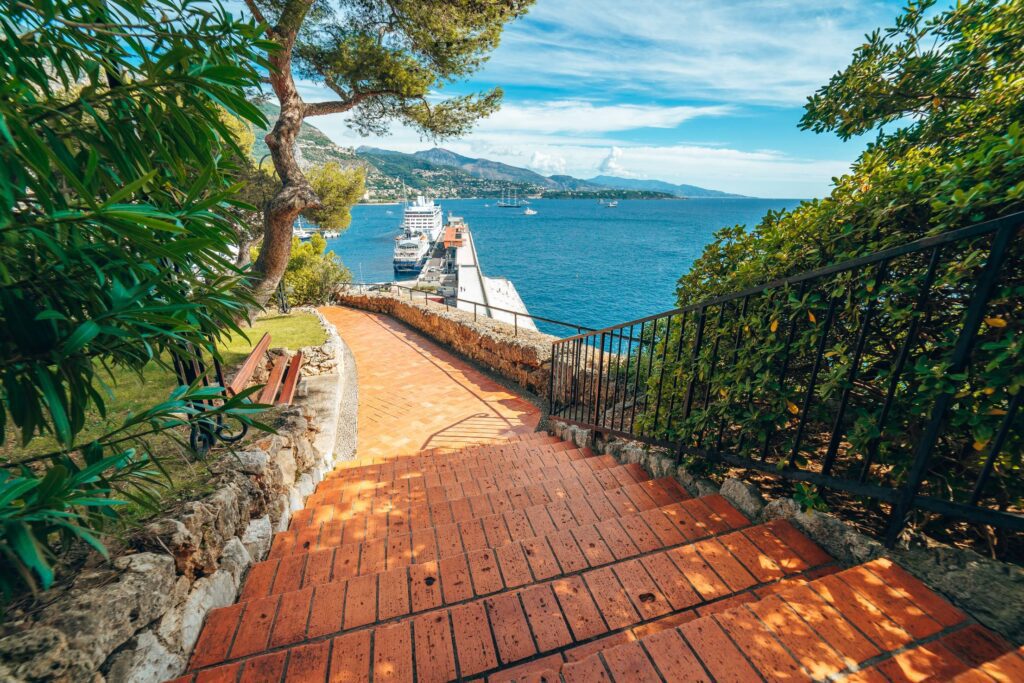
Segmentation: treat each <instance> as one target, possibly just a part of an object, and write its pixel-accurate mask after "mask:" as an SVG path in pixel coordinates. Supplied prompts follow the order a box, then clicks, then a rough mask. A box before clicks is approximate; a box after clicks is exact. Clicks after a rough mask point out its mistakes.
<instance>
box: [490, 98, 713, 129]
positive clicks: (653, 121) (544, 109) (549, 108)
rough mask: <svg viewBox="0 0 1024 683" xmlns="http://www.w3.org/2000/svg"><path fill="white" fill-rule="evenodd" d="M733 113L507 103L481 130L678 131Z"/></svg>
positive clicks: (569, 102) (709, 109)
mask: <svg viewBox="0 0 1024 683" xmlns="http://www.w3.org/2000/svg"><path fill="white" fill-rule="evenodd" d="M731 111H732V108H731V107H728V106H724V105H718V106H706V107H693V106H677V107H672V106H655V105H637V104H600V103H594V102H588V101H585V100H556V101H552V102H523V103H508V104H505V105H504V106H503V107H502V108H501V109H500V110H499V111H498V112H497V113H496V114H494V115H493V116H491V117H490V118H489V119H486V120H485V121H482V122H481V123H480V126H479V130H484V131H487V130H495V131H528V132H531V133H570V134H580V133H582V134H593V133H609V132H617V131H623V130H634V129H637V128H675V127H676V126H678V125H680V124H682V123H684V122H686V121H689V120H691V119H694V118H697V117H698V116H725V115H727V114H729V113H730V112H731Z"/></svg>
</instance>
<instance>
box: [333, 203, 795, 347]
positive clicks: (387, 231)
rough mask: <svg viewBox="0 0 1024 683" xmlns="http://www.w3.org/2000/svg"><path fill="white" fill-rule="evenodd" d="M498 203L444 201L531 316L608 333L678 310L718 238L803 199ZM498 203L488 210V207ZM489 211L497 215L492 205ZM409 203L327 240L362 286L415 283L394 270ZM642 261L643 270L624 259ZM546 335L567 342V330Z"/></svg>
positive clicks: (356, 214) (369, 207)
mask: <svg viewBox="0 0 1024 683" xmlns="http://www.w3.org/2000/svg"><path fill="white" fill-rule="evenodd" d="M496 199H497V198H491V197H488V198H479V199H437V200H435V201H437V202H438V203H439V204H440V205H441V207H442V209H443V210H444V212H445V218H446V219H447V217H448V215H449V213H454V214H455V215H457V216H461V217H463V218H464V219H465V220H466V222H467V223H468V224H469V226H470V229H471V230H472V231H473V235H474V237H475V240H476V246H477V251H478V253H479V257H480V263H481V266H482V269H483V272H484V273H485V274H486V275H488V276H491V277H497V276H501V277H506V278H508V279H510V280H511V281H512V282H513V284H514V285H515V287H516V289H517V290H518V292H519V295H520V297H521V298H522V300H523V303H524V304H525V305H526V308H527V309H528V311H529V312H530V313H531V314H532V315H536V316H541V317H545V318H552V319H555V320H561V321H564V322H567V323H571V324H573V325H582V326H585V327H591V328H601V327H606V326H609V325H614V324H617V323H621V322H624V321H627V320H633V319H636V318H640V317H644V316H647V315H652V314H655V313H659V312H661V311H665V310H670V309H672V308H674V307H675V305H676V301H675V286H676V282H677V281H678V279H679V277H680V276H681V275H683V274H684V273H685V272H687V271H688V270H689V268H690V266H691V265H692V263H693V262H694V261H695V260H696V259H697V258H698V257H699V256H700V254H701V253H702V252H703V250H704V247H705V246H706V245H707V244H709V243H710V242H711V241H713V239H714V233H715V232H716V231H718V230H719V229H721V228H723V227H727V226H732V225H736V224H738V223H740V224H745V225H746V226H747V227H748V228H752V227H754V226H756V225H757V223H759V222H760V219H761V217H763V216H764V214H765V213H766V212H767V211H769V210H779V209H786V208H793V207H795V206H796V205H798V204H799V203H800V202H801V201H803V200H800V199H786V198H783V199H759V198H752V197H751V198H748V197H742V198H741V197H713V198H692V199H686V200H684V201H667V200H664V201H662V200H651V199H625V200H619V204H618V206H617V207H615V208H607V207H606V206H604V205H602V204H600V203H598V201H597V200H585V199H576V198H574V199H533V200H530V207H531V208H533V209H535V210H536V211H537V214H536V215H532V216H526V215H524V214H523V212H522V211H521V210H517V209H510V208H499V207H496V206H494V205H493V202H494V201H495V200H496ZM489 204H490V205H489ZM488 205H489V206H488ZM396 206H398V207H400V206H401V204H400V203H399V204H358V205H356V206H355V207H353V210H352V224H351V226H350V227H349V228H348V230H346V231H345V232H344V233H342V235H341V236H340V237H338V238H335V239H330V240H328V241H327V248H328V249H330V250H333V251H334V252H335V253H336V254H337V255H338V256H339V258H341V260H342V262H343V263H344V264H345V266H346V267H348V269H349V270H350V271H351V272H352V277H353V279H354V280H355V281H356V282H386V281H395V280H398V281H403V280H410V281H411V279H412V278H413V277H414V276H412V275H408V274H406V275H403V276H402V277H396V275H395V273H394V272H393V270H392V267H391V254H392V243H393V238H394V236H395V235H397V234H398V232H399V225H400V223H401V220H402V215H401V211H400V210H399V209H396V208H388V207H396ZM630 253H635V254H641V253H642V254H644V255H645V258H644V261H643V263H637V262H635V261H629V260H624V259H623V256H624V255H625V254H630ZM539 327H540V328H541V329H542V330H543V331H545V332H549V333H551V334H556V335H559V336H565V335H567V334H569V333H570V330H568V329H567V328H560V327H558V326H553V325H549V324H540V325H539Z"/></svg>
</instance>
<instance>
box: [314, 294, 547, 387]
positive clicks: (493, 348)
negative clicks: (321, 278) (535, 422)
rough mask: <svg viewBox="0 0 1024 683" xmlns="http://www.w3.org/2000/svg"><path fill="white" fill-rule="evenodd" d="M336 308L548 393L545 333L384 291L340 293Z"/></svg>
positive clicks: (336, 298)
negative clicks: (395, 325)
mask: <svg viewBox="0 0 1024 683" xmlns="http://www.w3.org/2000/svg"><path fill="white" fill-rule="evenodd" d="M334 300H335V302H336V303H339V304H342V305H344V306H351V307H353V308H359V309H362V310H365V311H372V312H375V313H385V314H387V315H389V316H391V317H392V318H395V319H397V320H400V321H402V322H404V323H405V324H406V325H408V326H410V327H412V328H413V329H415V330H417V331H419V332H422V333H423V334H425V335H426V336H428V337H430V338H431V339H434V340H436V341H438V342H440V343H441V344H443V345H444V346H445V347H447V348H449V349H451V350H454V351H456V352H457V353H459V354H461V355H462V356H464V357H466V358H469V359H470V360H473V361H475V362H477V363H479V364H481V365H483V366H484V367H487V368H489V369H490V370H492V371H493V372H494V373H496V374H497V375H499V376H501V377H503V378H505V379H507V380H510V381H512V382H515V383H516V384H518V385H519V386H520V387H523V388H524V389H526V390H527V391H530V392H532V393H534V394H536V395H538V396H545V395H547V392H548V379H549V377H550V375H551V343H552V342H553V341H555V340H556V337H553V336H551V335H549V334H544V333H543V332H537V331H535V330H530V329H525V328H519V330H518V333H517V332H516V330H515V328H514V326H512V325H510V324H508V323H505V322H500V321H498V320H493V319H491V318H487V317H485V316H482V315H481V316H477V318H476V320H474V316H473V314H472V313H471V312H466V311H460V310H458V309H455V308H447V307H445V306H444V305H443V304H437V303H434V304H427V305H424V304H423V303H422V302H410V301H406V300H404V299H401V298H400V297H398V296H396V295H393V294H390V293H386V292H365V293H360V292H354V291H349V290H345V289H339V290H338V291H337V292H336V293H335V296H334Z"/></svg>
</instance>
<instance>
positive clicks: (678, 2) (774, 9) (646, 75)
mask: <svg viewBox="0 0 1024 683" xmlns="http://www.w3.org/2000/svg"><path fill="white" fill-rule="evenodd" d="M899 6H900V3H899V2H891V1H887V2H883V1H881V0H849V1H846V0H839V1H836V0H791V1H789V2H786V1H784V0H717V1H714V0H710V1H706V0H639V1H638V0H634V1H632V2H630V1H628V0H627V1H623V0H538V2H537V3H536V5H535V6H534V7H533V9H532V10H531V11H530V13H529V15H528V16H527V17H526V18H525V19H523V20H520V21H518V22H516V23H515V24H513V25H511V26H510V27H509V28H508V29H507V30H506V32H505V35H504V37H503V40H502V44H501V47H499V48H498V50H497V51H495V52H494V54H493V56H492V57H491V59H490V61H489V62H488V63H487V65H486V66H485V68H484V69H483V70H481V71H480V72H479V73H478V74H477V75H476V76H475V77H474V78H473V79H472V80H471V81H469V82H466V83H462V84H457V85H453V86H451V87H449V88H447V89H446V90H445V91H444V92H442V93H440V94H441V95H444V94H448V93H452V94H455V93H462V92H467V91H472V90H474V89H484V88H488V87H492V86H495V85H498V86H501V87H502V88H504V90H505V104H504V106H503V108H502V110H501V111H500V112H499V113H497V114H496V115H495V116H493V117H492V118H491V119H489V120H486V121H483V122H481V123H480V124H479V125H478V126H477V128H476V129H475V130H474V132H473V133H472V134H470V135H468V136H466V137H464V138H462V139H458V140H448V141H445V142H444V143H442V144H443V146H445V147H447V148H449V149H452V150H455V151H457V152H459V153H462V154H466V155H468V156H474V157H486V158H489V159H495V160H498V161H504V162H507V163H511V164H515V165H519V166H527V167H529V168H532V169H534V170H537V171H539V172H541V173H544V174H547V175H550V174H552V173H568V174H571V175H574V176H577V177H582V178H589V177H592V176H594V175H598V174H600V173H606V174H609V175H621V176H628V177H637V178H658V179H662V180H668V181H672V182H679V183H689V184H694V185H700V186H703V187H709V188H714V189H720V190H726V191H730V192H738V193H742V194H749V195H754V196H763V197H814V196H822V195H824V194H827V192H828V190H829V185H830V181H831V178H832V177H833V176H835V175H837V174H840V173H842V172H844V170H845V169H846V168H847V167H848V166H849V163H850V162H851V161H852V160H853V159H854V158H855V157H856V156H857V154H858V153H859V152H860V150H861V149H863V146H864V144H865V142H866V141H865V140H854V141H851V142H847V143H844V142H842V141H840V140H838V139H837V138H835V137H834V136H832V135H816V134H814V133H810V132H803V131H800V130H798V129H797V127H796V124H797V122H798V121H799V119H800V116H801V113H802V105H803V103H804V101H805V99H806V97H807V96H808V95H809V94H811V93H812V92H813V91H814V90H815V89H816V88H817V87H819V86H820V85H822V84H824V83H825V82H827V80H828V78H829V76H831V75H832V74H833V73H835V72H836V71H837V70H839V69H840V68H842V67H843V66H844V65H845V64H847V63H848V61H849V58H850V54H851V51H852V50H853V49H854V48H855V47H856V46H857V45H859V44H861V43H862V42H863V40H864V35H865V34H866V33H868V32H869V31H871V30H873V29H875V28H878V27H884V26H889V25H891V24H892V20H893V18H894V17H895V16H896V14H897V13H898V11H899ZM302 91H303V95H304V97H305V98H306V99H307V100H308V101H315V100H318V99H326V98H327V94H326V93H325V91H323V90H322V89H320V88H318V87H316V86H315V85H314V84H311V83H306V84H303V86H302ZM310 123H312V124H313V125H315V126H317V127H319V128H321V129H322V130H324V131H325V132H326V133H327V134H328V135H329V136H331V137H332V138H333V139H334V140H335V141H336V142H338V143H339V144H345V145H353V146H357V145H359V144H369V145H375V146H380V147H387V148H390V149H398V150H401V151H407V152H412V151H416V150H418V149H424V148H426V147H429V146H431V145H432V143H430V142H429V141H423V140H421V139H420V138H419V136H418V134H416V133H415V132H414V131H410V130H406V129H402V128H401V127H397V128H395V129H394V130H393V131H392V134H391V135H389V136H387V137H383V138H359V137H358V136H357V135H355V134H354V133H353V132H352V131H350V130H349V129H348V128H347V127H346V125H345V120H344V117H343V116H340V115H338V116H331V117H317V118H315V119H311V120H310Z"/></svg>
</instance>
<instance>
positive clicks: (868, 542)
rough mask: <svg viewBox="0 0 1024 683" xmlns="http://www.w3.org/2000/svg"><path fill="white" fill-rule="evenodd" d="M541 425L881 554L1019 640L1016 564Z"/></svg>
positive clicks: (757, 515)
mask: <svg viewBox="0 0 1024 683" xmlns="http://www.w3.org/2000/svg"><path fill="white" fill-rule="evenodd" d="M547 427H548V431H549V432H550V433H551V434H554V435H555V436H557V437H559V438H560V439H564V440H566V441H571V442H573V443H575V444H576V445H577V446H579V447H580V448H584V447H587V448H591V449H593V450H594V451H595V452H597V453H607V454H610V455H612V456H613V457H615V459H616V460H618V461H619V462H622V463H637V464H640V465H641V466H643V468H644V469H645V470H647V472H649V473H650V474H651V476H653V477H667V476H673V477H675V478H676V479H677V480H679V482H680V483H681V484H682V485H683V486H684V487H685V488H686V489H687V491H689V492H690V494H691V495H693V496H707V495H711V494H715V493H717V494H720V495H721V496H722V497H724V498H726V499H727V500H728V501H729V502H730V503H732V504H733V505H734V506H735V507H736V509H737V510H739V511H740V512H742V513H743V514H744V515H746V516H747V518H748V519H750V520H751V521H752V522H754V523H758V522H766V521H769V520H772V519H780V518H783V519H788V520H789V521H790V522H792V523H793V525H794V526H796V527H797V528H798V529H800V530H801V531H803V532H804V533H805V534H807V536H808V537H810V538H811V539H813V540H814V541H815V542H816V543H817V544H818V545H820V546H821V547H822V548H824V549H825V550H826V551H827V552H828V553H829V554H830V555H832V557H834V558H836V559H837V560H838V561H839V562H840V563H841V564H843V565H845V566H853V565H855V564H860V563H862V562H867V561H869V560H872V559H875V558H878V557H889V558H890V559H893V560H895V561H896V562H898V563H899V564H900V565H902V566H903V567H904V568H906V569H907V570H909V571H910V572H911V573H912V574H914V575H916V576H917V577H918V578H919V579H921V581H923V582H924V583H925V584H927V585H928V586H929V587H931V588H932V590H935V591H937V592H939V593H942V594H943V595H945V596H946V597H947V598H948V599H949V600H950V601H951V602H952V603H953V604H955V605H956V606H957V607H959V608H960V609H962V610H964V611H965V612H967V613H968V614H970V615H971V616H972V617H974V618H975V619H977V620H978V621H979V622H981V623H982V624H983V625H985V626H987V627H988V628H990V629H992V630H993V631H996V632H998V633H1000V634H1002V635H1003V636H1005V637H1006V638H1008V639H1009V640H1010V641H1011V642H1013V643H1014V644H1015V645H1022V644H1024V610H1022V609H1021V608H1020V606H1021V605H1024V569H1021V567H1018V566H1016V565H1011V564H1007V563H1005V562H999V561H996V560H992V559H988V558H985V557H982V556H981V555H978V554H977V553H975V552H972V551H970V550H963V549H960V548H954V547H951V546H948V545H944V544H940V543H937V542H932V543H930V544H929V545H928V546H927V547H911V548H899V547H898V548H893V549H888V548H886V547H885V546H883V545H882V544H881V543H879V542H878V541H877V540H875V539H873V538H869V537H868V536H865V535H864V534H862V533H860V532H859V531H857V530H856V529H855V528H854V527H853V526H851V525H850V524H847V523H846V522H844V521H842V520H841V519H840V518H839V517H837V516H836V515H834V514H831V513H828V512H815V511H806V512H805V511H803V510H802V509H801V507H800V505H799V504H798V503H797V502H796V501H795V500H793V499H792V498H776V499H774V500H770V501H766V500H765V499H764V497H763V496H762V495H761V492H760V490H759V489H758V487H757V486H755V485H753V484H751V483H750V482H746V481H742V480H740V479H731V478H730V479H726V480H725V481H723V482H722V485H721V486H719V485H717V484H716V483H715V482H713V481H711V480H709V479H704V478H701V477H695V476H693V475H692V474H690V473H689V472H688V471H687V470H686V468H685V467H682V466H677V465H676V463H675V458H674V457H672V454H671V453H670V452H669V451H667V450H665V449H663V448H657V447H654V446H648V445H647V444H643V443H641V442H639V441H631V440H627V439H622V438H619V437H608V436H606V435H604V434H600V433H594V432H592V431H591V430H589V429H583V428H580V427H578V426H576V425H570V424H566V423H564V422H561V421H558V420H556V419H549V421H548V425H547Z"/></svg>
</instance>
